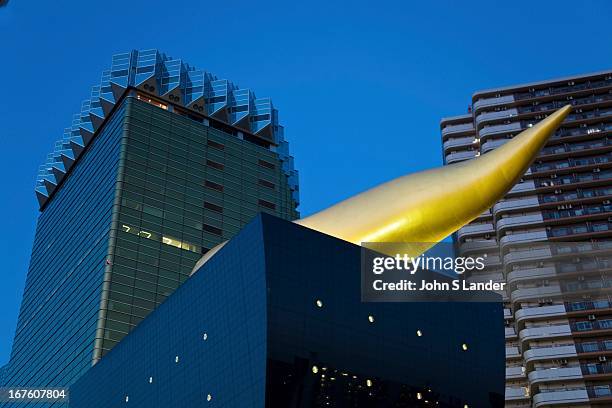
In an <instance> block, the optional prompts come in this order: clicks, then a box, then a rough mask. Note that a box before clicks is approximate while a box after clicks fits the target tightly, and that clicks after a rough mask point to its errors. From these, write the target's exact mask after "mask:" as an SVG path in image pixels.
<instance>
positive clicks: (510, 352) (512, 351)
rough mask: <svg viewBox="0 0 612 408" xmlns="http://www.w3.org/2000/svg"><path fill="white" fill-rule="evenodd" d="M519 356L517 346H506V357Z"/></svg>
mask: <svg viewBox="0 0 612 408" xmlns="http://www.w3.org/2000/svg"><path fill="white" fill-rule="evenodd" d="M519 357H521V353H520V352H519V349H518V347H516V346H510V347H506V358H519Z"/></svg>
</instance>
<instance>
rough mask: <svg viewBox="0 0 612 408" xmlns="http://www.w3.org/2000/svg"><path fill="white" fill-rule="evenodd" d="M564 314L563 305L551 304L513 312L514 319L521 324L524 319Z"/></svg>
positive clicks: (538, 318)
mask: <svg viewBox="0 0 612 408" xmlns="http://www.w3.org/2000/svg"><path fill="white" fill-rule="evenodd" d="M565 314H566V311H565V306H564V305H552V306H540V307H528V308H524V309H519V310H517V311H516V313H515V314H514V318H515V319H516V323H517V324H519V325H520V326H523V325H524V324H525V321H528V320H540V319H549V318H554V317H561V316H565Z"/></svg>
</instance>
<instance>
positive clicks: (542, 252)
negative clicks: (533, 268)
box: [504, 231, 553, 265]
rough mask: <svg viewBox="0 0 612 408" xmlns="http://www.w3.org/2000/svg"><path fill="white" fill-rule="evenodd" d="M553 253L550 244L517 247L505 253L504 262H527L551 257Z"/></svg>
mask: <svg viewBox="0 0 612 408" xmlns="http://www.w3.org/2000/svg"><path fill="white" fill-rule="evenodd" d="M542 232H544V231H542ZM544 235H545V233H544ZM507 236H510V235H507ZM552 254H553V252H552V249H551V248H550V247H548V246H546V247H536V248H522V249H517V250H515V251H511V252H508V253H506V254H505V255H504V264H505V265H511V264H513V263H517V262H527V261H538V260H541V259H550V257H551V256H552Z"/></svg>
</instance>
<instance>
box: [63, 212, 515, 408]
mask: <svg viewBox="0 0 612 408" xmlns="http://www.w3.org/2000/svg"><path fill="white" fill-rule="evenodd" d="M361 251H362V248H360V247H358V246H355V245H353V244H350V243H347V242H345V241H342V240H338V239H336V238H333V237H330V236H327V235H324V234H321V233H318V232H316V231H313V230H310V229H307V228H304V227H301V226H298V225H296V224H293V223H289V222H286V221H283V220H282V219H279V218H276V217H272V216H270V215H266V214H262V215H260V216H259V217H257V218H256V219H255V220H254V221H253V222H252V223H250V224H249V225H247V226H246V227H245V228H244V229H243V230H242V231H241V232H240V233H239V234H238V235H237V236H236V237H234V238H233V239H232V240H230V241H229V243H228V244H226V245H225V246H224V247H223V248H222V249H221V250H220V251H219V252H218V253H216V254H215V255H214V256H213V257H212V258H211V259H210V260H208V262H206V263H205V264H204V265H203V266H202V267H201V268H200V269H199V270H198V271H197V272H196V273H195V274H193V275H192V276H191V277H190V278H189V279H187V281H186V282H185V283H184V284H183V285H181V287H180V288H179V289H178V290H177V291H176V292H175V293H173V294H172V295H171V296H170V297H168V299H167V300H166V301H165V302H164V303H163V304H161V305H160V306H159V307H158V308H157V309H156V310H155V311H154V312H153V313H151V314H150V315H149V316H148V317H147V318H146V319H145V320H144V321H143V322H142V323H141V324H140V325H139V326H138V327H137V328H136V329H135V330H133V331H132V332H131V333H130V334H129V335H128V336H127V337H126V338H125V339H123V340H122V341H121V343H119V344H118V345H117V346H116V347H115V348H113V350H112V351H110V352H109V353H108V354H107V355H106V356H105V357H104V358H102V359H101V360H100V362H98V363H97V364H96V365H95V366H94V367H93V368H92V369H91V370H89V371H88V372H87V373H86V374H85V375H84V376H83V377H81V379H80V380H79V381H78V382H77V383H76V384H75V385H74V386H73V387H72V388H71V407H72V408H81V407H87V408H96V407H110V406H123V404H126V403H127V405H126V406H130V407H149V408H150V407H169V406H180V407H201V406H207V405H208V404H209V403H210V404H211V406H213V405H214V406H224V407H264V406H267V407H319V406H321V407H325V406H335V407H421V406H423V407H425V406H440V407H459V408H464V407H466V406H467V407H501V406H503V390H504V337H503V333H504V331H503V324H502V320H501V315H502V304H501V302H499V303H435V304H432V303H363V302H361V286H360V284H361V282H360V264H361ZM464 344H465V345H469V347H465V348H464V347H463V345H464Z"/></svg>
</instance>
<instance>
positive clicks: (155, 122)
mask: <svg viewBox="0 0 612 408" xmlns="http://www.w3.org/2000/svg"><path fill="white" fill-rule="evenodd" d="M36 194H37V197H38V199H39V202H40V205H41V214H40V217H39V220H38V225H37V230H36V237H35V241H34V247H33V250H32V258H31V263H30V268H29V271H28V277H27V281H26V288H25V292H24V296H23V302H22V305H21V310H20V314H19V320H18V324H17V330H16V334H15V340H14V344H13V350H12V354H11V360H10V362H9V364H8V367H7V368H6V372H5V375H4V383H5V385H7V386H20V387H25V386H36V387H41V386H57V387H60V386H62V387H63V386H69V385H70V384H72V383H73V382H74V381H75V380H76V379H77V378H78V377H80V375H81V374H83V373H84V372H85V371H86V370H88V368H89V367H91V365H92V364H93V363H95V362H96V361H97V360H98V359H100V358H101V357H102V356H103V355H104V354H105V353H106V352H108V351H109V350H110V349H112V348H113V346H115V345H116V344H117V343H118V342H119V341H120V340H121V339H122V338H123V337H124V336H125V335H126V334H127V333H129V332H130V331H131V330H132V329H133V328H134V327H135V326H136V325H137V324H138V323H139V322H140V321H141V320H142V319H143V318H144V317H145V316H147V315H148V314H149V312H151V311H152V310H153V309H155V307H156V306H157V305H159V304H160V303H161V302H163V301H164V299H165V298H166V297H167V296H168V295H170V294H171V293H172V292H173V291H174V290H175V289H176V288H177V287H178V286H179V285H180V284H181V283H182V282H184V281H185V280H186V279H187V277H188V276H189V274H190V272H191V270H192V268H193V266H194V265H195V263H196V261H197V260H198V259H200V257H201V256H202V254H203V253H205V252H206V251H207V250H209V249H211V248H212V247H214V246H215V245H217V244H218V243H220V242H223V241H225V240H227V239H229V238H231V237H232V236H233V235H234V234H235V233H237V232H238V231H239V230H240V229H241V227H242V226H244V225H245V224H246V223H247V222H249V221H250V220H251V219H252V218H253V217H254V216H255V215H256V214H257V213H258V212H260V211H263V212H268V213H270V214H273V215H276V216H278V217H281V218H284V219H295V218H297V217H298V212H297V210H296V208H297V205H298V183H297V172H296V171H295V170H294V168H293V158H292V157H291V156H289V153H288V145H287V142H286V141H285V140H284V137H283V127H282V126H281V125H280V124H279V122H278V112H277V110H276V109H274V107H273V106H272V103H271V100H270V99H261V98H256V97H255V95H254V94H253V92H251V91H250V90H248V89H241V88H238V87H237V86H235V85H234V84H232V83H231V82H229V81H227V80H220V79H217V78H216V77H215V76H214V75H212V74H210V73H208V72H205V71H202V70H198V69H195V68H193V67H191V66H189V65H188V64H187V63H185V62H184V61H182V60H180V59H173V58H170V57H168V56H166V55H164V54H161V53H159V52H158V51H156V50H147V51H132V52H129V53H125V54H120V55H116V56H114V57H113V62H112V67H111V69H110V70H109V71H106V72H104V73H103V74H102V80H101V83H100V85H99V86H95V87H94V88H93V91H92V94H91V98H90V99H89V100H87V101H85V102H84V103H83V105H82V111H81V113H80V114H78V115H76V116H75V117H74V119H73V122H72V126H71V127H70V128H69V129H67V130H66V132H65V134H64V137H63V138H62V139H61V140H59V141H58V142H57V143H56V146H55V150H54V152H53V153H51V154H50V155H49V157H48V160H47V162H46V163H45V165H43V166H42V167H41V169H40V172H39V177H38V182H37V185H36Z"/></svg>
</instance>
